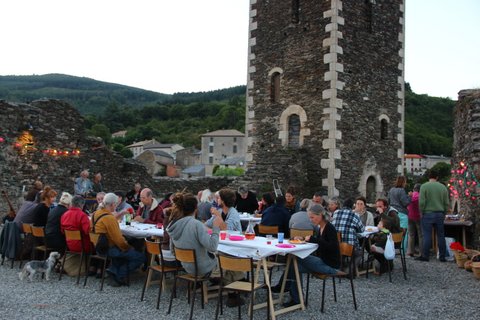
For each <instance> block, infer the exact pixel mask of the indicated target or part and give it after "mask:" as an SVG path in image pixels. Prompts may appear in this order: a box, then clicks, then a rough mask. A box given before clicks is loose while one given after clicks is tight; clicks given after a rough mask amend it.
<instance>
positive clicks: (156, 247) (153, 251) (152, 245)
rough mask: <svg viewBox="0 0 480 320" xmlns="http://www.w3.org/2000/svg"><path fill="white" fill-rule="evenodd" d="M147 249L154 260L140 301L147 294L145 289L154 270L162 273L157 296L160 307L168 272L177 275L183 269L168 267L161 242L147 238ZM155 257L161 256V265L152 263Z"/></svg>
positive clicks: (149, 267)
mask: <svg viewBox="0 0 480 320" xmlns="http://www.w3.org/2000/svg"><path fill="white" fill-rule="evenodd" d="M145 249H146V250H147V252H148V253H149V254H150V255H151V256H152V260H151V262H150V265H149V266H148V272H147V276H146V277H145V283H144V285H143V289H142V296H141V298H140V301H143V298H144V296H145V289H146V288H147V286H148V285H149V284H150V279H151V277H152V273H153V272H158V273H160V287H159V289H158V297H157V309H158V308H159V307H160V297H161V295H162V286H163V282H164V281H165V276H166V274H167V273H173V274H174V275H175V276H176V275H177V273H178V271H181V270H182V269H183V268H182V267H167V266H165V260H164V259H163V253H162V244H161V243H160V242H153V241H149V240H147V239H145ZM155 257H160V265H156V266H154V265H152V263H153V261H154V260H155Z"/></svg>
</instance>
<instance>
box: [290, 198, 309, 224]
mask: <svg viewBox="0 0 480 320" xmlns="http://www.w3.org/2000/svg"><path fill="white" fill-rule="evenodd" d="M309 206H310V199H303V200H302V202H300V211H298V212H296V213H294V214H293V215H292V217H291V218H290V221H289V222H288V227H289V228H290V229H292V228H293V229H301V230H313V224H312V222H311V221H310V219H309V218H308V213H307V209H308V207H309Z"/></svg>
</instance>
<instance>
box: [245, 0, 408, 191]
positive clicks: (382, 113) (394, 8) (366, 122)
mask: <svg viewBox="0 0 480 320" xmlns="http://www.w3.org/2000/svg"><path fill="white" fill-rule="evenodd" d="M404 12H405V7H404V0H349V1H340V0H250V24H249V57H248V60H249V64H248V83H247V111H246V129H245V131H246V137H247V156H246V160H247V168H248V172H247V177H248V179H249V180H251V184H252V187H253V186H256V187H257V189H259V190H262V189H265V187H266V186H267V185H269V186H271V182H272V179H279V181H280V184H281V185H282V187H283V188H286V187H287V186H289V185H293V186H296V187H297V188H299V189H300V190H303V193H305V195H308V194H309V193H311V192H314V191H316V190H323V191H324V192H325V193H327V192H328V195H329V196H330V197H332V196H334V195H335V196H336V195H341V196H347V195H351V196H355V195H364V196H366V197H367V200H368V201H373V200H374V199H375V198H376V197H378V196H381V195H382V194H383V193H384V192H385V191H388V189H389V188H390V187H391V186H392V184H393V183H394V180H395V177H396V176H397V175H399V174H401V173H402V172H403V154H404Z"/></svg>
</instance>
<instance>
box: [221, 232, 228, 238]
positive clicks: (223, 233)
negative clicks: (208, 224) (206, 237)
mask: <svg viewBox="0 0 480 320" xmlns="http://www.w3.org/2000/svg"><path fill="white" fill-rule="evenodd" d="M226 238H227V232H226V231H220V240H225V239H226Z"/></svg>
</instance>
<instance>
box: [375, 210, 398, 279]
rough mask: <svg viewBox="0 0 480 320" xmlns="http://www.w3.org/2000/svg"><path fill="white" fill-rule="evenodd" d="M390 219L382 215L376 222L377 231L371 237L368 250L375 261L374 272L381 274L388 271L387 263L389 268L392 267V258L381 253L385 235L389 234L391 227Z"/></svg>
mask: <svg viewBox="0 0 480 320" xmlns="http://www.w3.org/2000/svg"><path fill="white" fill-rule="evenodd" d="M391 223H392V220H391V219H389V218H388V217H386V216H384V217H382V218H381V219H380V222H379V223H378V230H379V231H378V232H377V233H376V234H374V235H373V237H372V245H371V247H370V252H371V253H372V254H373V257H374V258H375V260H376V261H377V263H376V264H375V273H376V274H382V273H385V272H387V271H388V263H390V270H392V269H393V260H387V259H385V256H384V255H383V254H384V252H385V245H386V244H387V237H388V235H389V234H390V229H391V228H392V225H391Z"/></svg>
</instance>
